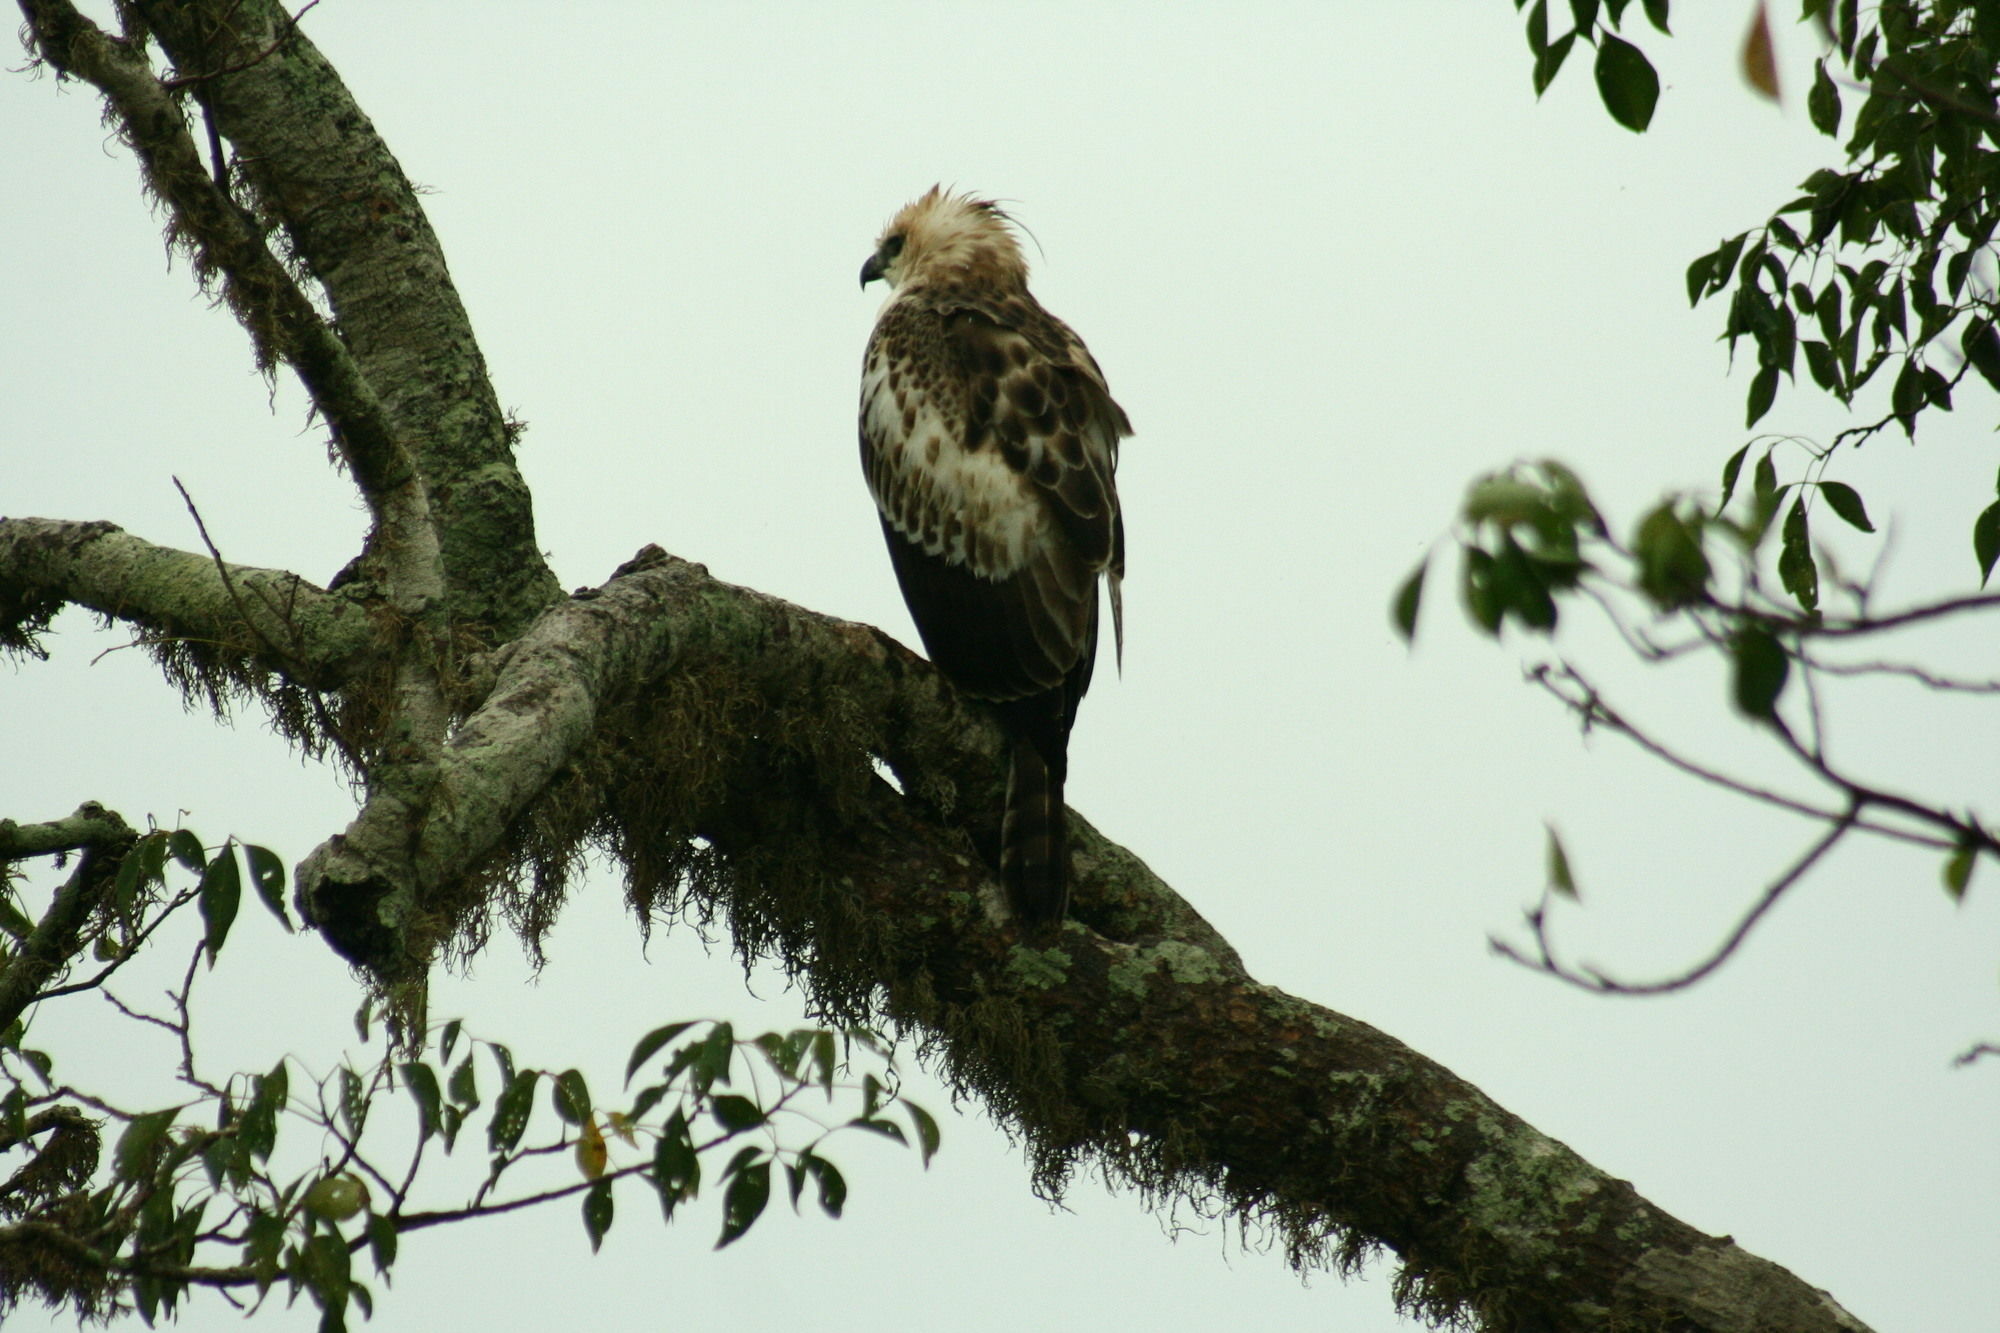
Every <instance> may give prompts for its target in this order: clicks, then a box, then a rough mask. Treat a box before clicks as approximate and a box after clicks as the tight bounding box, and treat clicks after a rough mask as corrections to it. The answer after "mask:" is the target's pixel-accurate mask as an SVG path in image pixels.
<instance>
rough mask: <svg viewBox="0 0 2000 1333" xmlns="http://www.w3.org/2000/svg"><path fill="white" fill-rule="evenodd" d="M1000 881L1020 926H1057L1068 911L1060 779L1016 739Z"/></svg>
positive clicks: (1003, 822) (1065, 834) (1025, 743)
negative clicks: (1005, 889)
mask: <svg viewBox="0 0 2000 1333" xmlns="http://www.w3.org/2000/svg"><path fill="white" fill-rule="evenodd" d="M1000 881H1001V883H1003V884H1005V885H1006V886H1007V896H1008V898H1009V900H1010V901H1011V902H1012V903H1013V905H1014V912H1015V914H1016V915H1017V916H1019V917H1020V919H1021V924H1022V925H1023V926H1024V927H1026V928H1029V929H1033V928H1037V927H1043V926H1050V925H1056V924H1059V923H1060V922H1061V921H1062V919H1063V914H1064V913H1065V912H1066V911H1067V910H1068V908H1069V827H1068V821H1067V820H1066V819H1065V817H1064V811H1063V780H1062V777H1061V775H1060V774H1056V773H1051V772H1050V771H1049V766H1048V764H1047V763H1046V762H1045V761H1044V760H1043V758H1042V756H1041V754H1040V753H1039V752H1038V751H1037V750H1036V749H1035V747H1034V746H1033V745H1032V744H1030V743H1029V742H1028V741H1026V740H1024V739H1020V738H1016V739H1015V741H1014V743H1013V745H1012V747H1011V749H1010V754H1009V758H1008V762H1007V810H1006V814H1005V815H1004V816H1003V817H1002V820H1001V824H1000Z"/></svg>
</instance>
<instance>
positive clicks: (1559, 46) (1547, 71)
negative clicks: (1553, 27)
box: [1535, 32, 1576, 97]
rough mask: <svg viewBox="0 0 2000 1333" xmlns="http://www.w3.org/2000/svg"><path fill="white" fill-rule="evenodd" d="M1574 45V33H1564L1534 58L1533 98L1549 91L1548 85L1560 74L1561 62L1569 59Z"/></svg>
mask: <svg viewBox="0 0 2000 1333" xmlns="http://www.w3.org/2000/svg"><path fill="white" fill-rule="evenodd" d="M1575 45H1576V33H1574V32H1566V33H1564V34H1563V35H1562V36H1560V37H1558V38H1556V39H1555V40H1554V41H1553V42H1550V43H1549V44H1548V47H1547V49H1545V50H1544V51H1542V52H1541V54H1539V55H1537V56H1536V57H1535V96H1537V97H1540V96H1541V95H1542V94H1543V93H1545V92H1547V91H1548V90H1549V85H1550V84H1552V83H1554V82H1555V81H1556V75H1557V74H1560V73H1561V72H1562V67H1563V61H1565V60H1567V59H1569V53H1570V49H1571V48H1572V47H1574V46H1575Z"/></svg>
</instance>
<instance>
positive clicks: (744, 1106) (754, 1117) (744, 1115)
mask: <svg viewBox="0 0 2000 1333" xmlns="http://www.w3.org/2000/svg"><path fill="white" fill-rule="evenodd" d="M708 1113H709V1114H710V1115H712V1116H714V1117H715V1122H716V1123H717V1124H718V1125H721V1126H722V1128H723V1129H724V1130H725V1131H726V1132H728V1133H731V1134H737V1133H741V1132H742V1131H743V1130H746V1129H754V1128H755V1127H756V1126H758V1125H761V1124H763V1123H764V1119H765V1117H764V1108H763V1107H761V1106H759V1105H757V1103H755V1102H753V1101H751V1100H750V1099H749V1098H748V1097H739V1096H737V1095H736V1094H735V1093H733V1092H724V1093H718V1094H717V1095H716V1096H715V1097H714V1098H712V1099H711V1100H710V1101H709V1104H708Z"/></svg>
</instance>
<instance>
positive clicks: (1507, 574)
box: [1493, 536, 1556, 634]
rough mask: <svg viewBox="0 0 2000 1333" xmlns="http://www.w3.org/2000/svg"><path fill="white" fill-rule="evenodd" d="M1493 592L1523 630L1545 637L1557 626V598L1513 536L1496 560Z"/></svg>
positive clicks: (1503, 543) (1504, 543) (1507, 539)
mask: <svg viewBox="0 0 2000 1333" xmlns="http://www.w3.org/2000/svg"><path fill="white" fill-rule="evenodd" d="M1493 589H1494V595H1495V596H1496V597H1497V598H1499V600H1500V601H1501V603H1502V604H1503V607H1504V609H1505V610H1506V611H1507V612H1509V613H1511V614H1512V615H1513V617H1514V619H1516V620H1518V621H1520V622H1521V626H1522V628H1524V629H1529V630H1533V631H1535V632H1537V633H1541V634H1546V633H1548V632H1549V631H1550V630H1552V629H1554V628H1555V626H1556V603H1555V598H1554V597H1552V596H1550V595H1549V589H1548V585H1547V584H1546V583H1544V582H1543V580H1542V577H1541V575H1540V573H1539V572H1537V570H1536V569H1535V567H1534V565H1532V564H1531V563H1529V561H1528V558H1527V555H1526V553H1525V552H1523V551H1522V550H1521V547H1520V545H1519V544H1518V543H1517V542H1515V540H1514V539H1513V537H1511V536H1509V537H1507V538H1505V539H1504V540H1503V541H1502V542H1501V544H1500V552H1499V554H1498V555H1496V556H1494V557H1493Z"/></svg>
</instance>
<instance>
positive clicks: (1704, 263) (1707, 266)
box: [1687, 250, 1717, 308]
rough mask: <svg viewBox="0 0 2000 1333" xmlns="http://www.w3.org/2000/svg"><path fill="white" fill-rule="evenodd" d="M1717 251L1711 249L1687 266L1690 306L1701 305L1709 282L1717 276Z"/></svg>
mask: <svg viewBox="0 0 2000 1333" xmlns="http://www.w3.org/2000/svg"><path fill="white" fill-rule="evenodd" d="M1716 257H1717V256H1716V252H1715V251H1713V250H1711V251H1710V252H1709V253H1707V254H1705V255H1701V256H1700V257H1698V258H1697V259H1695V261H1694V262H1693V263H1691V264H1689V265H1688V266H1687V291H1688V306H1689V307H1690V308H1692V307H1694V306H1697V305H1700V304H1701V298H1702V296H1703V295H1704V294H1705V293H1706V292H1707V291H1708V284H1709V283H1710V282H1711V281H1712V280H1713V279H1714V277H1715V261H1716Z"/></svg>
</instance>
